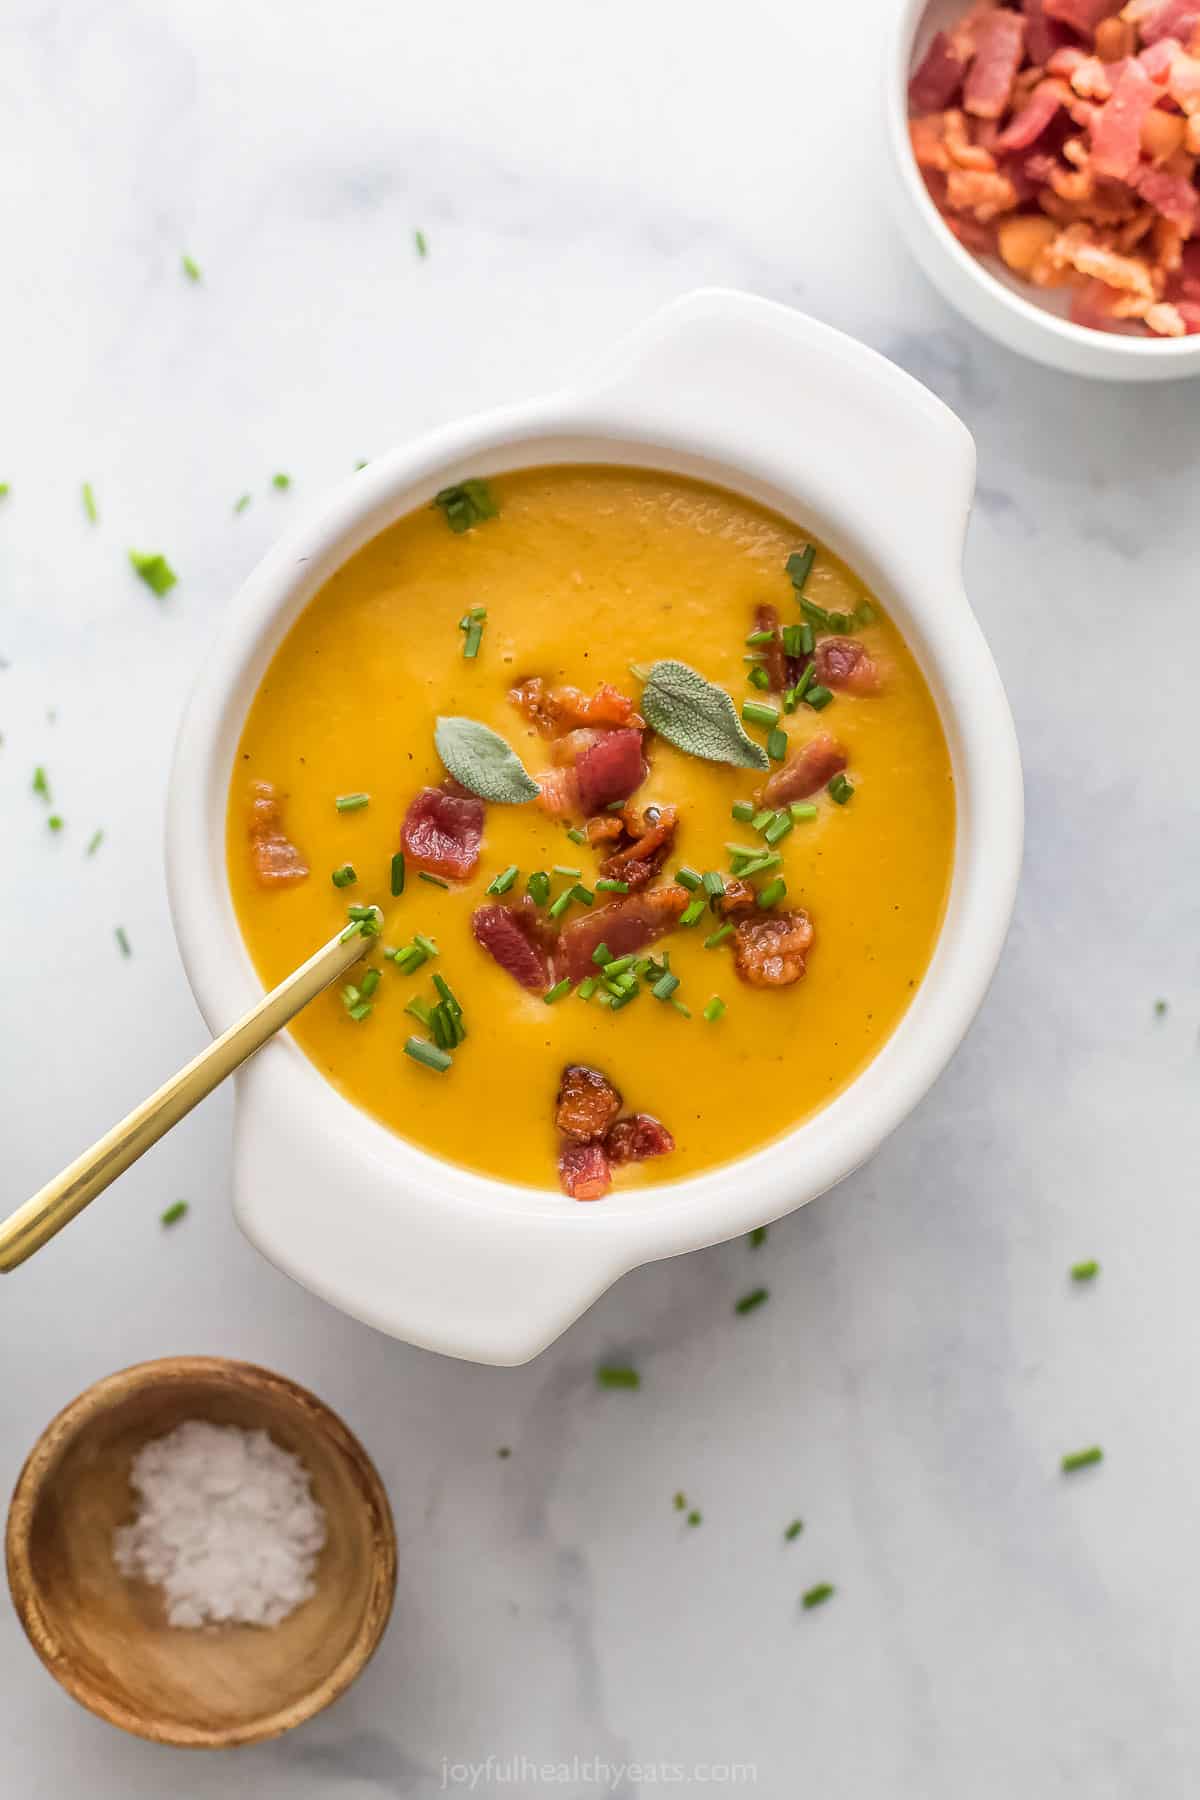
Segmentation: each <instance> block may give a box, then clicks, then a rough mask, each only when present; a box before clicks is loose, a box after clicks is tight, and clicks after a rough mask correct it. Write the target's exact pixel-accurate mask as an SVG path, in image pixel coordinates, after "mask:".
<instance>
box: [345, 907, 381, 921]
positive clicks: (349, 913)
mask: <svg viewBox="0 0 1200 1800" xmlns="http://www.w3.org/2000/svg"><path fill="white" fill-rule="evenodd" d="M374 910H375V908H374V907H373V906H348V907H347V908H346V917H347V918H349V919H359V920H362V919H369V918H370V917H371V915H372V913H373V912H374Z"/></svg>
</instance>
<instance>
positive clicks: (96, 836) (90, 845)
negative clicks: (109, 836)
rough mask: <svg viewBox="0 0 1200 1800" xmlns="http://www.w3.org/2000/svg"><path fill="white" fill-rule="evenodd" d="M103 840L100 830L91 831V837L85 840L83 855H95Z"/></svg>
mask: <svg viewBox="0 0 1200 1800" xmlns="http://www.w3.org/2000/svg"><path fill="white" fill-rule="evenodd" d="M103 842H104V833H103V832H102V831H93V833H92V835H91V837H90V838H89V839H88V841H87V848H86V849H85V851H84V853H83V854H84V855H85V856H95V854H96V852H97V850H98V849H99V848H100V846H101V844H102V843H103Z"/></svg>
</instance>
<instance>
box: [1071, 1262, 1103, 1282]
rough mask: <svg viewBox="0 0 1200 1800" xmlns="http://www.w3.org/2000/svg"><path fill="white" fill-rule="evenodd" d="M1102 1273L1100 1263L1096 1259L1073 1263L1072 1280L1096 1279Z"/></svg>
mask: <svg viewBox="0 0 1200 1800" xmlns="http://www.w3.org/2000/svg"><path fill="white" fill-rule="evenodd" d="M1099 1273H1100V1264H1099V1263H1098V1262H1096V1261H1094V1260H1089V1261H1088V1262H1077V1263H1072V1264H1071V1280H1072V1281H1094V1280H1095V1279H1096V1276H1097V1275H1098V1274H1099Z"/></svg>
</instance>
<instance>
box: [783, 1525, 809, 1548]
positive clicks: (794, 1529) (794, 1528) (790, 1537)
mask: <svg viewBox="0 0 1200 1800" xmlns="http://www.w3.org/2000/svg"><path fill="white" fill-rule="evenodd" d="M803 1530H804V1520H803V1519H793V1520H792V1522H791V1524H790V1525H789V1526H788V1527H787V1529H786V1531H785V1532H784V1534H783V1541H784V1543H785V1544H791V1543H794V1541H795V1540H796V1538H798V1537H799V1536H800V1533H801V1532H802V1531H803Z"/></svg>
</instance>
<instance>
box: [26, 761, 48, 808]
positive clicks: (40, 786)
mask: <svg viewBox="0 0 1200 1800" xmlns="http://www.w3.org/2000/svg"><path fill="white" fill-rule="evenodd" d="M30 786H31V787H32V788H33V791H34V793H35V794H37V795H38V796H39V798H40V799H42V800H44V801H45V802H46V804H47V806H49V804H50V781H49V778H48V777H47V774H46V771H45V769H43V768H42V765H41V764H40V763H39V764H38V766H37V768H36V769H35V770H34V771H33V780H32V782H31V783H30Z"/></svg>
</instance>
